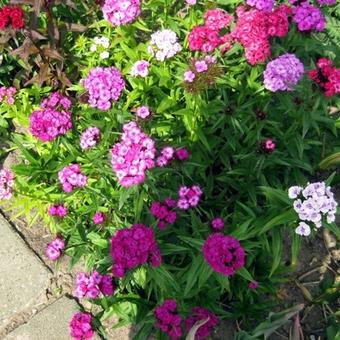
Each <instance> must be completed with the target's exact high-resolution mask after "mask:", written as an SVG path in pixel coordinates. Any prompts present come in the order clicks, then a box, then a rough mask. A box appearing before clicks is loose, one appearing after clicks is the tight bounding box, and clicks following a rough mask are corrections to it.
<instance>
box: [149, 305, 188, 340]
mask: <svg viewBox="0 0 340 340" xmlns="http://www.w3.org/2000/svg"><path fill="white" fill-rule="evenodd" d="M154 315H155V318H156V323H155V327H156V328H158V329H160V330H161V331H162V332H163V333H166V334H168V335H169V337H170V338H171V339H172V340H178V339H180V338H181V336H182V328H181V322H182V318H181V316H180V315H179V314H178V313H177V303H176V300H173V299H167V300H165V301H164V302H163V304H162V305H160V306H158V307H157V308H156V309H155V311H154Z"/></svg>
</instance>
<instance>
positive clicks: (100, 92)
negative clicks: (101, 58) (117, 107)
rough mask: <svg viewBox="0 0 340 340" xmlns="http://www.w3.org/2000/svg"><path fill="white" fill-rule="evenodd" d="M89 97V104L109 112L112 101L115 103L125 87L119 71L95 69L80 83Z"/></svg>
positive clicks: (114, 69) (109, 68) (102, 68)
mask: <svg viewBox="0 0 340 340" xmlns="http://www.w3.org/2000/svg"><path fill="white" fill-rule="evenodd" d="M82 83H83V85H84V87H85V89H86V90H87V91H88V93H89V95H90V99H89V104H90V106H91V107H97V108H98V109H100V110H103V111H106V110H109V109H110V107H111V104H112V101H117V100H118V99H119V97H120V96H121V94H122V91H123V89H124V87H125V81H124V79H123V77H122V74H121V73H120V71H119V70H118V69H117V68H116V67H114V66H111V67H95V68H93V69H92V70H91V71H90V73H89V75H88V77H87V78H86V79H83V81H82Z"/></svg>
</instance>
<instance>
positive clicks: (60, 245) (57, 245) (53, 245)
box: [45, 237, 65, 261]
mask: <svg viewBox="0 0 340 340" xmlns="http://www.w3.org/2000/svg"><path fill="white" fill-rule="evenodd" d="M64 249H65V241H64V240H63V239H62V238H60V237H57V238H56V239H54V240H53V241H51V242H50V243H48V245H47V247H46V251H45V253H46V256H47V257H48V258H49V259H50V260H51V261H55V260H57V259H58V258H59V257H60V256H61V254H62V251H63V250H64Z"/></svg>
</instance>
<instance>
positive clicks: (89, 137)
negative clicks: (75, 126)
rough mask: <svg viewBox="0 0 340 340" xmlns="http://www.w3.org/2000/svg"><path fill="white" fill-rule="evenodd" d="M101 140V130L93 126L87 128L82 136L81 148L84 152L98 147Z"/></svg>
mask: <svg viewBox="0 0 340 340" xmlns="http://www.w3.org/2000/svg"><path fill="white" fill-rule="evenodd" d="M99 138H100V130H99V129H98V128H97V127H95V126H91V127H89V128H87V129H86V130H85V131H84V132H83V133H82V134H81V136H80V147H81V148H82V149H83V150H87V149H90V148H93V147H94V146H96V145H97V143H98V141H99Z"/></svg>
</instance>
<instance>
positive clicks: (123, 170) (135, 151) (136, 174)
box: [111, 122, 156, 187]
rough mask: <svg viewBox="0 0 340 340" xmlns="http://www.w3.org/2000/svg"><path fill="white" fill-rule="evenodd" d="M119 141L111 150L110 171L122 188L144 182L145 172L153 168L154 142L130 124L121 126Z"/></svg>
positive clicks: (135, 125)
mask: <svg viewBox="0 0 340 340" xmlns="http://www.w3.org/2000/svg"><path fill="white" fill-rule="evenodd" d="M123 131H124V132H123V134H122V136H121V141H120V142H119V143H116V144H115V145H114V146H113V147H112V150H111V155H112V159H111V164H112V169H113V171H114V172H115V173H116V176H117V178H118V181H119V183H120V184H121V185H122V186H124V187H130V186H132V185H135V184H140V183H142V182H144V180H145V171H146V170H148V169H151V168H153V167H154V166H155V162H154V158H155V152H156V149H155V142H154V141H153V140H152V139H151V138H150V137H148V136H147V135H146V134H145V133H143V132H142V130H141V129H140V128H139V126H138V125H137V123H135V122H130V123H128V124H125V125H124V126H123Z"/></svg>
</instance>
